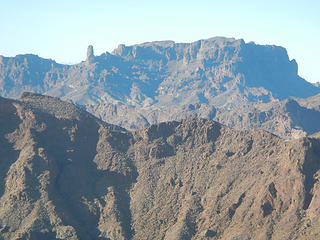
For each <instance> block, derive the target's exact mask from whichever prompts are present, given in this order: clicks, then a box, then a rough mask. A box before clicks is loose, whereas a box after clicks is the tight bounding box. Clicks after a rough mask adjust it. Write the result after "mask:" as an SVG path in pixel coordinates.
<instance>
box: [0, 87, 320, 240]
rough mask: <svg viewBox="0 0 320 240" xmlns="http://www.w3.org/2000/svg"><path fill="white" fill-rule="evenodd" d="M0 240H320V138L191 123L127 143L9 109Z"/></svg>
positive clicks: (25, 103) (1, 131)
mask: <svg viewBox="0 0 320 240" xmlns="http://www.w3.org/2000/svg"><path fill="white" fill-rule="evenodd" d="M0 110H1V111H0V123H1V125H0V126H1V127H0V153H1V154H0V156H1V162H0V164H1V168H0V178H1V181H0V183H1V185H0V233H1V234H0V239H170V240H171V239H181V240H182V239H277V240H281V239H319V237H320V231H319V224H320V223H319V218H318V216H319V211H320V210H319V209H320V208H319V204H320V203H319V197H318V196H319V194H320V185H319V182H318V178H319V173H320V170H319V169H320V162H319V159H320V158H319V157H320V151H319V150H320V138H319V137H320V136H319V134H315V135H313V136H310V137H307V138H300V139H298V140H291V141H287V140H284V139H281V138H279V137H277V136H275V135H273V134H270V133H268V132H266V131H263V130H250V131H237V130H232V129H230V128H227V127H225V126H223V125H221V124H219V123H218V122H215V121H212V120H205V119H199V118H197V119H188V120H182V121H171V122H166V123H160V124H156V125H152V126H150V127H147V128H145V129H142V130H139V131H136V132H129V131H127V130H125V129H123V128H120V127H117V126H114V125H110V124H107V123H104V122H102V121H101V120H99V119H98V118H96V117H94V116H93V115H91V114H89V113H87V112H85V111H83V110H82V109H80V108H78V107H76V106H75V105H73V104H71V103H68V102H63V101H61V100H59V99H57V98H52V97H48V96H42V95H38V94H33V93H24V94H23V95H22V96H21V98H19V99H18V100H10V99H5V98H0Z"/></svg>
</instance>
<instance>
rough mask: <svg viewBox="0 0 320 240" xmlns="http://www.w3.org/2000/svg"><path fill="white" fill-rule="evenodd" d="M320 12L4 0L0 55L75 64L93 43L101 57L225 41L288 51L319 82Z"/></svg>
mask: <svg viewBox="0 0 320 240" xmlns="http://www.w3.org/2000/svg"><path fill="white" fill-rule="evenodd" d="M319 12H320V1H319V0H304V1H302V0H291V1H289V0H277V1H276V0H269V1H265V0H264V1H261V0H255V1H253V0H242V1H240V0H239V1H236V0H225V1H221V0H220V1H215V0H211V1H210V0H197V1H194V0H193V1H189V0H184V1H181V0H176V1H174V0H171V1H168V0H162V1H152V0H149V1H147V0H135V1H129V0H117V1H114V0H113V1H108V0H104V1H103V0H91V1H84V0H77V1H75V0H64V1H62V0H55V1H44V0H28V1H25V0H0V55H3V56H15V55H17V54H24V53H34V54H37V55H39V56H41V57H45V58H51V59H54V60H56V61H57V62H63V63H76V62H80V61H82V60H84V59H85V56H86V48H87V46H88V45H89V44H92V45H93V46H94V50H95V54H96V55H99V54H101V53H103V52H105V51H108V52H111V51H112V50H113V49H114V48H116V47H117V46H118V45H119V44H120V43H123V44H126V45H131V44H136V43H142V42H147V41H156V40H174V41H176V42H192V41H196V40H199V39H205V38H210V37H214V36H226V37H234V38H243V39H244V40H245V41H246V42H250V41H254V42H255V43H257V44H275V45H280V46H283V47H285V48H286V49H287V51H288V54H289V57H290V59H291V58H295V59H296V60H297V62H298V65H299V74H300V76H302V77H303V78H305V79H306V80H308V81H310V82H316V81H320V71H318V68H319V67H320V65H319V60H318V56H320V14H319Z"/></svg>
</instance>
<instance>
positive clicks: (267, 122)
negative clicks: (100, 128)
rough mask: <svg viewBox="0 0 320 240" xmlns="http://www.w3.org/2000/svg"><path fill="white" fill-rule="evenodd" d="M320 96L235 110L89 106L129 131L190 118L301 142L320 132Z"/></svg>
mask: <svg viewBox="0 0 320 240" xmlns="http://www.w3.org/2000/svg"><path fill="white" fill-rule="evenodd" d="M319 97H320V94H319V95H316V96H313V97H310V98H305V99H296V100H294V99H285V100H282V101H272V102H269V103H247V104H242V105H240V106H238V107H234V108H232V109H225V108H215V107H214V106H212V105H208V104H204V103H202V104H189V105H183V106H173V107H167V108H162V109H144V108H134V107H130V106H126V105H112V104H95V105H86V106H85V108H86V110H87V111H89V112H90V113H92V114H94V115H95V116H97V117H99V118H100V119H102V120H103V121H106V122H108V123H112V124H115V125H119V126H121V127H124V128H126V129H129V130H138V129H142V128H144V127H147V126H150V125H152V124H157V123H161V122H167V121H173V120H176V121H178V120H181V119H188V118H195V117H200V118H205V119H212V120H215V121H218V122H220V123H221V124H224V125H226V126H228V127H231V128H234V129H238V130H249V129H259V128H262V129H264V130H266V131H268V132H270V133H273V134H275V135H277V136H280V137H282V138H285V139H295V138H301V137H304V136H307V135H311V134H313V133H316V132H319V131H320V124H319V119H320V99H319Z"/></svg>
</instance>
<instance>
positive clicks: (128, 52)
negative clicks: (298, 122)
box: [0, 37, 320, 109]
mask: <svg viewBox="0 0 320 240" xmlns="http://www.w3.org/2000/svg"><path fill="white" fill-rule="evenodd" d="M25 90H28V91H35V92H39V93H45V94H47V95H51V96H56V97H60V98H62V99H70V100H72V101H74V102H77V103H79V104H97V103H108V104H125V105H128V106H133V107H139V108H147V107H149V108H150V107H152V108H155V109H161V108H163V107H168V106H183V105H188V104H197V103H200V104H201V103H205V104H209V105H213V106H215V107H224V108H233V107H234V106H235V105H239V104H241V103H247V102H258V101H260V102H270V101H273V100H274V99H280V100H281V99H284V98H287V97H290V96H293V97H308V96H312V95H315V94H317V93H320V89H319V88H317V87H315V86H313V85H312V84H310V83H308V82H306V81H305V80H304V79H302V78H300V77H299V76H298V75H297V64H296V62H295V61H294V60H292V61H289V59H288V55H287V52H286V50H285V49H284V48H282V47H277V46H261V45H256V44H254V43H245V42H244V41H243V40H236V39H232V38H222V37H217V38H211V39H207V40H199V41H196V42H193V43H175V42H173V41H161V42H150V43H143V44H138V45H134V46H125V45H119V47H118V48H117V49H115V50H114V51H113V52H112V54H110V53H104V54H102V55H100V56H94V53H93V47H92V46H89V47H88V54H87V61H85V62H82V63H79V64H76V65H72V66H67V65H59V64H57V63H55V62H54V61H52V60H45V59H41V58H39V57H37V56H33V55H19V56H17V57H15V58H6V57H2V60H1V61H0V95H1V96H6V97H17V96H19V94H21V92H22V91H25Z"/></svg>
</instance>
